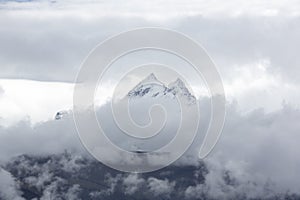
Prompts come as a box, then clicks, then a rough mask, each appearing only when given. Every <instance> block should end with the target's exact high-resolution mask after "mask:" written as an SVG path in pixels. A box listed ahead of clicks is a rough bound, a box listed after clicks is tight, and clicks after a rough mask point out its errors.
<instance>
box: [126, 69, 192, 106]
mask: <svg viewBox="0 0 300 200" xmlns="http://www.w3.org/2000/svg"><path fill="white" fill-rule="evenodd" d="M178 95H179V96H182V97H185V98H186V99H187V100H188V102H190V103H191V104H193V103H195V101H196V98H195V97H194V96H193V95H192V94H191V93H190V91H189V90H188V88H187V87H186V86H185V83H184V82H183V81H182V80H181V79H180V78H177V79H176V80H175V81H174V82H171V83H170V84H169V85H168V87H166V86H165V85H164V84H163V83H162V82H160V81H159V80H158V79H157V78H156V76H155V75H154V74H153V73H151V74H149V75H148V76H147V77H146V78H145V79H143V80H142V81H141V82H140V83H139V84H138V85H136V86H135V87H134V88H133V89H132V90H130V91H129V92H128V96H129V97H143V96H148V97H156V98H158V97H172V98H174V97H175V96H178Z"/></svg>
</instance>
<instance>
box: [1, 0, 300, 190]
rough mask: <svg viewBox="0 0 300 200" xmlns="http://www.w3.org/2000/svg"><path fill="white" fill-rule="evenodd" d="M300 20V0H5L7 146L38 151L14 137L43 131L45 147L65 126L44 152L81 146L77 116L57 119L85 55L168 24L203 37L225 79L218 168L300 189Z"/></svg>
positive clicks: (3, 63) (4, 118) (216, 155)
mask: <svg viewBox="0 0 300 200" xmlns="http://www.w3.org/2000/svg"><path fill="white" fill-rule="evenodd" d="M299 24H300V1H297V0H291V1H288V2H286V1H283V0H275V1H272V3H270V1H267V0H263V1H262V0H255V1H246V0H245V1H237V0H229V1H226V3H225V1H216V0H214V1H204V0H203V1H202V0H201V1H196V0H195V1H179V0H175V1H163V0H152V1H147V2H144V1H138V0H129V1H126V2H124V1H121V0H117V1H107V2H102V1H101V2H95V1H83V0H82V1H81V0H76V1H4V0H0V125H1V127H0V137H1V138H2V139H0V142H3V144H1V145H0V148H2V149H1V151H2V152H6V150H7V152H10V153H11V154H12V155H13V154H15V153H18V152H22V151H23V150H24V151H25V150H26V151H28V152H30V153H31V152H34V151H35V150H34V149H32V148H31V147H32V145H25V146H24V144H23V143H22V142H20V144H19V147H20V149H18V150H16V149H13V148H11V147H10V146H9V145H6V146H5V145H4V144H6V143H7V141H10V142H14V140H15V139H16V138H18V137H21V138H27V139H26V141H28V143H30V142H29V141H33V140H34V139H32V138H34V137H31V134H32V133H36V132H38V133H42V135H41V137H39V138H38V140H36V141H33V144H35V145H38V144H39V143H40V142H41V141H44V140H43V138H46V139H47V140H51V138H52V139H53V138H56V137H57V130H59V131H61V132H68V134H67V135H66V136H65V137H64V138H63V139H62V141H61V144H56V143H55V142H56V140H55V139H54V141H55V142H53V143H51V142H50V143H45V144H48V145H45V148H44V150H42V152H43V153H45V152H47V151H49V149H56V150H55V152H56V151H58V150H60V148H58V147H57V146H56V145H61V146H62V147H63V146H70V148H71V147H72V148H75V146H76V145H77V144H78V141H77V139H74V138H73V139H69V137H71V138H72V137H74V136H70V134H71V135H72V134H75V131H74V129H73V128H74V127H72V125H70V124H69V123H70V122H68V126H63V125H57V124H55V123H53V122H52V121H48V120H50V119H53V117H54V115H55V113H56V112H57V111H59V110H63V109H70V108H71V107H72V89H73V82H74V80H75V79H76V75H77V73H78V70H79V68H80V65H81V63H82V61H83V59H84V58H85V57H86V56H87V55H88V53H89V52H90V51H91V50H92V49H93V48H94V47H95V46H96V45H97V44H98V43H100V42H101V41H103V40H104V39H106V38H108V37H110V36H112V35H115V34H118V33H119V32H122V31H126V30H130V29H133V28H138V27H145V26H155V27H163V28H170V29H173V30H176V31H180V32H182V33H184V34H186V35H188V36H190V37H192V38H193V39H195V40H196V41H197V42H199V43H200V44H202V46H203V47H204V48H205V49H206V50H207V52H208V54H209V55H210V57H211V58H212V59H213V61H214V62H215V64H216V66H217V68H218V70H219V71H220V75H221V77H222V79H223V82H224V87H225V92H226V97H227V104H228V108H227V116H228V118H227V120H226V124H225V128H224V132H223V136H222V138H221V140H220V142H219V144H218V146H217V148H216V149H215V151H214V154H213V155H214V156H213V157H212V158H211V161H210V162H211V163H216V162H217V163H218V164H215V165H214V166H215V168H214V169H216V171H217V169H218V167H221V166H225V167H227V168H228V169H238V170H236V171H237V173H240V174H237V176H239V177H242V178H245V177H248V178H249V177H250V179H251V178H253V177H251V174H255V177H260V178H261V179H263V180H267V179H268V178H273V180H274V181H275V183H278V184H277V185H280V187H281V188H284V189H292V190H293V191H297V190H298V191H300V188H299V185H300V182H299V180H300V177H299V174H300V173H298V171H297V170H298V169H300V159H299V156H298V155H299V149H298V146H299V144H300V135H299V134H300V133H299V130H300V127H299V125H297V124H299V123H298V122H299V117H300V111H299V106H300V103H299V102H300V92H299V91H300V79H299V77H300V58H299V52H300V25H299ZM24 121H25V122H24ZM37 122H40V124H38V125H37V127H38V128H32V125H34V124H35V123H37ZM17 123H19V124H17ZM60 123H63V122H60ZM53 132H55V133H56V134H52V133H53ZM22 134H23V135H22ZM47 134H48V135H47ZM46 135H47V136H46ZM44 136H45V137H44ZM31 139H32V140H31ZM68 141H76V142H74V143H72V145H69V143H68ZM67 143H68V144H67ZM66 144H67V145H66ZM75 144H76V145H75ZM22 145H23V146H22ZM51 145H52V146H51ZM1 146H2V147H1ZM33 146H34V145H33ZM51 147H55V148H51ZM5 148H6V149H5ZM61 149H62V148H61ZM237 149H238V151H237ZM261 151H263V152H265V154H261ZM3 155H4V154H3ZM3 155H2V157H3ZM0 158H1V156H0ZM220 163H221V164H220ZM224 163H225V164H224ZM287 171H289V172H290V173H287ZM296 179H297V180H296ZM213 184H217V183H215V182H214V183H213Z"/></svg>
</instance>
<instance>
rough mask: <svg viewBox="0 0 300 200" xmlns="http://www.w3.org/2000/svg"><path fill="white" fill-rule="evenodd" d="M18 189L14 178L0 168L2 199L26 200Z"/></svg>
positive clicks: (0, 192) (0, 196) (0, 193)
mask: <svg viewBox="0 0 300 200" xmlns="http://www.w3.org/2000/svg"><path fill="white" fill-rule="evenodd" d="M18 187H19V186H18V184H17V182H16V181H15V179H14V178H13V176H12V175H11V174H10V173H9V172H7V171H5V170H4V169H2V168H0V198H1V199H2V198H3V199H15V200H24V198H22V197H21V192H20V191H19V188H18Z"/></svg>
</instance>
